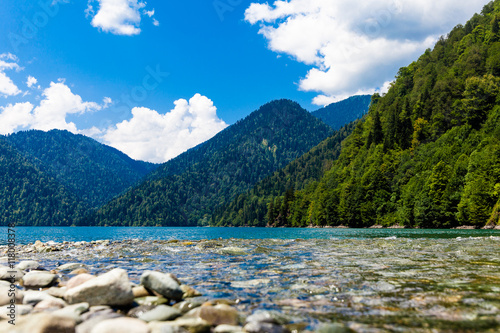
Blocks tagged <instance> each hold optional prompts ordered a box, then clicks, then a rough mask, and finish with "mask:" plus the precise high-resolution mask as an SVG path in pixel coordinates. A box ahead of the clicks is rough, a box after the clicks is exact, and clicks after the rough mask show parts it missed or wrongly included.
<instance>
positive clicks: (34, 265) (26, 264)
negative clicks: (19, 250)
mask: <svg viewBox="0 0 500 333" xmlns="http://www.w3.org/2000/svg"><path fill="white" fill-rule="evenodd" d="M16 268H18V269H20V270H22V271H27V270H32V269H33V270H34V269H40V268H42V266H41V265H40V263H39V262H38V261H34V260H24V261H21V262H20V263H19V264H17V266H16Z"/></svg>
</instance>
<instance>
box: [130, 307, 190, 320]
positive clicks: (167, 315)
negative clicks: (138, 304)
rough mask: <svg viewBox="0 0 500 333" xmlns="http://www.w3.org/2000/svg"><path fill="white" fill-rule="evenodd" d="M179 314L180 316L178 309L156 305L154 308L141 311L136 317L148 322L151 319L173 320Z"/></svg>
mask: <svg viewBox="0 0 500 333" xmlns="http://www.w3.org/2000/svg"><path fill="white" fill-rule="evenodd" d="M180 316H182V312H180V311H179V310H177V309H175V308H173V307H171V306H168V305H158V306H157V307H156V308H154V309H152V310H150V311H148V312H145V313H143V314H142V315H140V316H139V317H138V318H139V319H141V320H144V321H145V322H148V323H149V322H151V321H169V320H174V319H176V318H178V317H180Z"/></svg>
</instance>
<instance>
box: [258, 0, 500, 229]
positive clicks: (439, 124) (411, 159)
mask: <svg viewBox="0 0 500 333" xmlns="http://www.w3.org/2000/svg"><path fill="white" fill-rule="evenodd" d="M498 17H500V1H499V0H496V1H494V2H492V3H490V4H489V5H487V6H486V7H485V9H484V10H483V12H482V14H481V15H479V14H476V15H475V16H474V17H473V18H472V19H471V20H470V21H469V22H467V24H466V25H465V26H457V27H456V28H454V29H453V30H452V31H451V32H450V34H449V35H448V36H447V37H443V38H441V39H440V40H439V41H438V42H437V44H436V45H435V47H434V49H433V50H427V51H426V52H425V53H424V54H423V55H422V56H421V57H420V59H419V60H418V61H416V62H414V63H412V64H410V65H409V66H408V67H405V68H402V69H401V70H400V71H399V72H398V75H397V77H396V81H395V82H393V84H392V85H391V88H390V89H389V91H388V92H387V94H386V95H384V96H382V97H380V96H378V95H375V96H373V97H372V104H371V107H370V110H369V113H368V115H367V117H365V119H364V121H363V122H361V123H359V124H358V125H357V126H356V128H355V130H354V131H353V133H352V134H351V135H350V136H349V137H348V138H347V139H346V140H345V141H344V143H343V145H342V152H341V154H340V157H339V159H338V160H337V161H336V162H335V163H334V164H333V166H332V168H331V169H330V170H329V171H327V172H326V173H325V174H324V175H323V176H322V178H321V179H320V180H319V181H318V182H317V183H315V184H314V186H309V187H305V188H303V189H301V190H298V191H295V193H294V195H293V197H292V199H289V198H290V197H291V196H290V195H288V196H287V199H286V200H285V197H284V195H283V192H281V193H279V194H277V195H275V196H274V197H272V196H271V197H269V196H267V197H264V198H265V202H266V203H272V205H271V204H269V207H270V208H272V209H273V212H272V213H271V212H263V213H262V214H263V216H268V217H269V218H273V219H274V221H275V223H274V225H280V226H281V225H283V223H282V221H283V219H282V216H283V211H282V210H281V211H280V209H281V208H283V207H284V208H286V209H287V210H288V212H287V213H286V214H285V215H286V217H287V219H286V222H287V223H286V224H285V225H287V226H308V225H318V226H328V225H330V226H335V225H340V224H343V225H346V226H350V227H368V226H372V225H375V224H379V225H385V226H389V225H395V224H398V225H404V226H408V227H419V228H449V227H455V226H459V225H473V226H476V227H482V226H484V225H485V224H486V223H487V222H488V220H490V223H492V224H493V223H496V221H497V219H498V202H499V199H500V183H499V179H500V146H499V145H500V143H499V140H498V138H499V137H500V88H499V87H500V78H499V74H500V62H499V61H500V60H499V59H500V46H499V42H498V39H497V37H498V36H497V35H498V28H499V27H498ZM297 189H299V188H297ZM252 200H253V201H254V202H258V201H259V200H263V199H262V198H259V197H256V198H253V199H252ZM495 205H496V207H497V208H496V210H495ZM280 218H281V219H280ZM271 224H273V223H271Z"/></svg>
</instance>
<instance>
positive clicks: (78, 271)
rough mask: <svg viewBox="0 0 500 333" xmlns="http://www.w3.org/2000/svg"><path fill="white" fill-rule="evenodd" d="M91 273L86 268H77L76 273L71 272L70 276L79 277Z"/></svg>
mask: <svg viewBox="0 0 500 333" xmlns="http://www.w3.org/2000/svg"><path fill="white" fill-rule="evenodd" d="M88 272H89V271H88V270H86V269H85V268H77V269H75V270H74V271H71V272H70V273H69V274H70V275H78V274H85V273H88Z"/></svg>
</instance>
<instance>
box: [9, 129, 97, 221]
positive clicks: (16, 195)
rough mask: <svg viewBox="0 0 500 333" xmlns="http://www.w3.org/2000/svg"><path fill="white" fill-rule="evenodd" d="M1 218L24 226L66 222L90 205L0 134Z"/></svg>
mask: <svg viewBox="0 0 500 333" xmlns="http://www.w3.org/2000/svg"><path fill="white" fill-rule="evenodd" d="M0 170H2V172H1V173H0V184H2V186H0V222H1V223H2V225H3V226H6V225H8V224H9V223H16V225H25V226H66V225H71V224H72V223H73V221H74V220H76V219H78V218H81V217H82V216H83V215H84V214H85V211H86V209H87V208H88V207H86V206H85V205H84V204H82V203H81V202H80V201H79V200H78V198H77V197H76V196H75V195H73V194H72V193H70V192H68V191H67V190H66V189H65V188H64V186H62V185H61V184H60V183H58V182H57V181H56V180H54V179H53V178H52V177H50V176H48V175H47V174H44V173H43V172H42V171H40V170H39V169H38V168H37V167H36V166H34V165H33V164H32V163H31V162H30V161H28V160H27V159H26V158H24V157H23V156H22V154H21V153H20V152H18V151H17V150H16V149H15V148H14V147H12V146H11V145H10V144H9V143H8V142H7V140H6V139H5V137H2V136H0Z"/></svg>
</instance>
